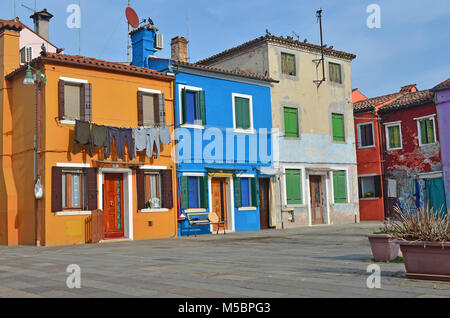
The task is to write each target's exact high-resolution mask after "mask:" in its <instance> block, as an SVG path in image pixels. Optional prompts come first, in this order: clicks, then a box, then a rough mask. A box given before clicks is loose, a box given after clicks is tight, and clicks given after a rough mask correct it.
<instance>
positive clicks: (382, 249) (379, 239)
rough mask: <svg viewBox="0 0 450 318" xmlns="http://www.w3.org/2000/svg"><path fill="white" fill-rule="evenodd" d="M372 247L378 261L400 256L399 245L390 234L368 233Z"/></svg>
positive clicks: (386, 260)
mask: <svg viewBox="0 0 450 318" xmlns="http://www.w3.org/2000/svg"><path fill="white" fill-rule="evenodd" d="M367 238H368V239H369V242H370V247H371V248H372V254H373V258H374V259H375V261H377V262H389V261H392V260H394V259H396V258H397V257H398V256H399V251H400V248H399V245H398V244H397V242H396V241H395V240H394V239H393V238H392V236H391V235H388V234H374V235H367Z"/></svg>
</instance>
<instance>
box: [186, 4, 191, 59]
mask: <svg viewBox="0 0 450 318" xmlns="http://www.w3.org/2000/svg"><path fill="white" fill-rule="evenodd" d="M186 28H187V60H188V62H191V35H190V30H189V0H186Z"/></svg>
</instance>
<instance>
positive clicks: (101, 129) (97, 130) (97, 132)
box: [89, 124, 108, 158]
mask: <svg viewBox="0 0 450 318" xmlns="http://www.w3.org/2000/svg"><path fill="white" fill-rule="evenodd" d="M106 131H107V129H106V127H105V126H99V125H96V124H93V125H92V134H91V138H90V140H89V156H91V158H92V157H93V150H94V147H97V148H104V152H105V157H106V148H107V147H108V144H107V142H106V141H107V138H106V137H107V136H106Z"/></svg>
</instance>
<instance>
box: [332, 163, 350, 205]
mask: <svg viewBox="0 0 450 318" xmlns="http://www.w3.org/2000/svg"><path fill="white" fill-rule="evenodd" d="M333 188H334V203H347V182H346V177H345V171H334V172H333Z"/></svg>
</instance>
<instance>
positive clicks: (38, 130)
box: [35, 76, 42, 246]
mask: <svg viewBox="0 0 450 318" xmlns="http://www.w3.org/2000/svg"><path fill="white" fill-rule="evenodd" d="M41 89H42V81H41V79H40V77H39V76H37V81H36V150H35V153H36V180H37V181H39V180H40V179H41V107H42V105H41V102H42V101H41ZM40 208H41V199H36V246H41V222H40Z"/></svg>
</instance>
